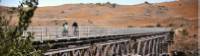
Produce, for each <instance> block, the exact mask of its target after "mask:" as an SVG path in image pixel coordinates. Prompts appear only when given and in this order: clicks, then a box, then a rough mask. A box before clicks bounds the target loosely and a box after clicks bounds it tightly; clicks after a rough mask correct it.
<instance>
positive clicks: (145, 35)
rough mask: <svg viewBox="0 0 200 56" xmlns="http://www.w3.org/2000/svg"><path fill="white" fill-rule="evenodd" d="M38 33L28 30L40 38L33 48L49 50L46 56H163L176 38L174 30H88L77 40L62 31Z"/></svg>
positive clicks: (57, 29) (43, 30) (51, 28)
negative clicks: (64, 34) (63, 34)
mask: <svg viewBox="0 0 200 56" xmlns="http://www.w3.org/2000/svg"><path fill="white" fill-rule="evenodd" d="M42 28H44V29H42ZM35 29H36V28H30V29H29V30H28V31H31V32H35V34H36V35H34V36H36V38H35V39H34V43H33V45H34V47H35V48H37V49H47V50H46V51H45V52H44V53H43V54H44V55H45V56H137V55H140V56H161V55H162V54H167V53H168V47H169V46H170V45H171V42H172V40H173V37H174V36H173V34H174V33H173V31H171V29H170V28H123V29H105V28H94V29H91V28H90V29H89V28H87V29H79V31H80V32H79V35H76V36H75V35H70V34H69V36H62V34H61V30H60V29H61V28H59V27H58V28H53V27H41V29H39V30H38V29H37V30H35ZM52 33H53V34H52Z"/></svg>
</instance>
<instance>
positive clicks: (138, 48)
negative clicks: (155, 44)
mask: <svg viewBox="0 0 200 56" xmlns="http://www.w3.org/2000/svg"><path fill="white" fill-rule="evenodd" d="M137 42H138V44H137V54H140V46H141V41H140V40H139V41H137Z"/></svg>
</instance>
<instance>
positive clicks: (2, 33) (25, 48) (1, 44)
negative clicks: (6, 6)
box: [0, 0, 41, 56]
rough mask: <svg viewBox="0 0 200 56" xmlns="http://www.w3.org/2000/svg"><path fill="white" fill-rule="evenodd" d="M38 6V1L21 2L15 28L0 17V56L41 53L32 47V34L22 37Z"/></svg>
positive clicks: (38, 55)
mask: <svg viewBox="0 0 200 56" xmlns="http://www.w3.org/2000/svg"><path fill="white" fill-rule="evenodd" d="M37 5H38V0H23V1H22V3H21V5H20V6H18V8H17V12H18V17H19V21H18V24H17V25H15V26H11V25H9V23H10V19H9V18H7V17H6V16H7V15H9V14H7V15H6V16H5V15H2V13H1V15H0V50H1V51H0V55H1V56H40V55H41V51H40V50H36V49H35V48H34V47H33V46H32V43H33V42H32V41H31V40H32V39H33V34H32V33H30V32H29V33H27V35H26V36H25V35H23V33H24V31H26V30H27V28H28V26H29V24H30V23H31V17H32V16H33V15H34V11H35V10H36V8H37Z"/></svg>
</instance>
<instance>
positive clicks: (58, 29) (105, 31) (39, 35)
mask: <svg viewBox="0 0 200 56" xmlns="http://www.w3.org/2000/svg"><path fill="white" fill-rule="evenodd" d="M170 30H171V29H170V28H104V27H95V26H80V27H79V28H78V33H79V34H78V35H74V34H73V32H74V31H73V30H72V29H70V28H69V32H68V35H67V36H63V33H62V32H63V27H62V26H34V27H29V28H28V30H27V31H26V32H32V33H34V36H35V39H34V40H35V41H38V40H40V41H43V40H50V39H56V38H81V37H90V36H106V35H124V34H139V33H151V32H165V31H170ZM24 35H27V34H24Z"/></svg>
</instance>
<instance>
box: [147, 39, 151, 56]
mask: <svg viewBox="0 0 200 56" xmlns="http://www.w3.org/2000/svg"><path fill="white" fill-rule="evenodd" d="M151 52H152V40H149V47H148V53H147V54H148V55H150V54H151Z"/></svg>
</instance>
